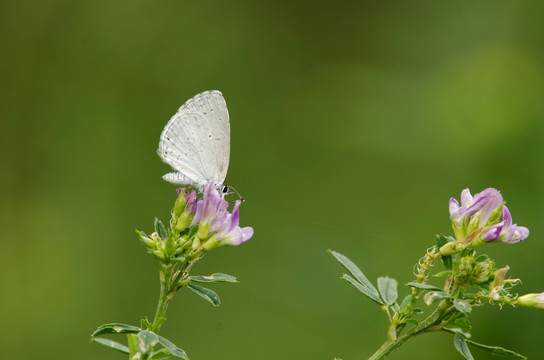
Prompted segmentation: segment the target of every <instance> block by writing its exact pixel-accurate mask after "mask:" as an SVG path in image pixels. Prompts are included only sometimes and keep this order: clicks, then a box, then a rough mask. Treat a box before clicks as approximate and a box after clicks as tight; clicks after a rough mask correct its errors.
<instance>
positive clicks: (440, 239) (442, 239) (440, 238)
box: [436, 235, 455, 270]
mask: <svg viewBox="0 0 544 360" xmlns="http://www.w3.org/2000/svg"><path fill="white" fill-rule="evenodd" d="M450 241H455V239H454V238H452V237H451V236H448V237H446V236H444V235H437V236H436V246H437V247H438V249H440V248H441V247H442V246H444V245H446V244H447V243H448V242H450ZM440 258H441V259H442V263H443V264H444V266H445V267H446V269H448V270H451V269H452V258H451V255H448V256H440Z"/></svg>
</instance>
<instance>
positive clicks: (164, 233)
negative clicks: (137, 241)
mask: <svg viewBox="0 0 544 360" xmlns="http://www.w3.org/2000/svg"><path fill="white" fill-rule="evenodd" d="M155 231H156V232H157V234H159V236H160V238H161V239H163V240H166V238H167V237H168V232H167V231H166V228H165V227H164V225H163V224H162V222H161V221H160V220H159V219H157V218H155Z"/></svg>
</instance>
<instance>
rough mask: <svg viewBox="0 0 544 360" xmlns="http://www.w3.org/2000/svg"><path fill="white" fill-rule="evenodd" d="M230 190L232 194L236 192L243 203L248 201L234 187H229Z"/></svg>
mask: <svg viewBox="0 0 544 360" xmlns="http://www.w3.org/2000/svg"><path fill="white" fill-rule="evenodd" d="M229 190H230V191H231V192H234V193H235V194H236V195H237V196H238V199H240V200H241V201H242V202H244V201H246V200H245V199H244V198H243V197H242V195H240V193H239V192H238V191H237V190H236V189H235V188H233V187H232V186H229Z"/></svg>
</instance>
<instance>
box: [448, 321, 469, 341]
mask: <svg viewBox="0 0 544 360" xmlns="http://www.w3.org/2000/svg"><path fill="white" fill-rule="evenodd" d="M443 330H444V331H448V332H451V333H453V334H461V335H463V336H464V337H465V338H466V339H468V338H470V337H471V336H472V335H471V334H470V330H472V326H471V325H470V321H468V319H467V318H466V317H461V318H457V319H455V320H454V321H453V322H452V323H451V324H449V325H448V327H447V328H444V329H443Z"/></svg>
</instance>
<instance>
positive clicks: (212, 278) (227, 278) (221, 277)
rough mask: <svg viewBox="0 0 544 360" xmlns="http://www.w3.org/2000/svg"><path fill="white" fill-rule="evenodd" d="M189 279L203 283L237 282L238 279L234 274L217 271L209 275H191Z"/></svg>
mask: <svg viewBox="0 0 544 360" xmlns="http://www.w3.org/2000/svg"><path fill="white" fill-rule="evenodd" d="M189 279H191V280H192V281H196V282H201V283H210V282H230V283H236V282H238V280H236V278H235V277H234V276H231V275H227V274H222V273H215V274H211V275H208V276H202V275H197V276H189Z"/></svg>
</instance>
